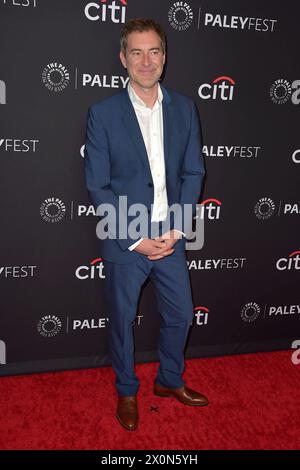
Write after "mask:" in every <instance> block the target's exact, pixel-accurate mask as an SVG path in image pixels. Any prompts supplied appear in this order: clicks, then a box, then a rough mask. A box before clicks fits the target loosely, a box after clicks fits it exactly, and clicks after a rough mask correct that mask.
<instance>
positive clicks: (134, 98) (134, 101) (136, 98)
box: [127, 81, 163, 108]
mask: <svg viewBox="0 0 300 470" xmlns="http://www.w3.org/2000/svg"><path fill="white" fill-rule="evenodd" d="M127 90H128V95H129V98H130V100H131V102H132V104H133V105H139V106H142V107H143V108H147V106H146V103H145V102H144V101H143V100H142V99H141V98H140V97H139V96H138V95H137V94H136V92H135V91H134V89H133V88H132V86H131V85H130V81H129V82H128V85H127ZM162 100H163V93H162V91H161V87H160V84H159V83H158V94H157V101H156V102H155V104H154V106H155V105H156V103H157V102H158V104H159V105H160V104H161V103H162ZM154 106H153V108H154Z"/></svg>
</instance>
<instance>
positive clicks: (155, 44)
mask: <svg viewBox="0 0 300 470" xmlns="http://www.w3.org/2000/svg"><path fill="white" fill-rule="evenodd" d="M165 58H166V57H165V54H163V51H162V46H161V42H160V37H159V36H158V34H157V33H156V32H155V31H152V30H150V31H143V32H138V31H134V32H133V33H130V34H129V35H128V38H127V49H126V52H125V53H123V52H122V51H121V52H120V59H121V62H122V64H123V65H124V67H126V68H127V71H128V75H129V77H130V79H131V80H132V81H133V82H135V83H136V84H137V85H139V86H140V87H142V88H146V89H149V88H152V87H153V86H154V85H155V84H156V83H157V82H158V80H159V78H160V76H161V74H162V71H163V67H164V63H165Z"/></svg>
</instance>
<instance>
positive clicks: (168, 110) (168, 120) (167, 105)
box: [161, 86, 174, 166]
mask: <svg viewBox="0 0 300 470" xmlns="http://www.w3.org/2000/svg"><path fill="white" fill-rule="evenodd" d="M161 91H162V94H163V97H164V99H163V102H162V107H163V122H164V155H165V165H166V166H167V160H168V158H169V155H170V146H171V136H172V125H173V115H174V108H173V105H172V101H171V98H170V95H169V93H168V92H167V90H166V89H165V88H164V87H163V86H161Z"/></svg>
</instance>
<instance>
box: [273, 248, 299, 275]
mask: <svg viewBox="0 0 300 470" xmlns="http://www.w3.org/2000/svg"><path fill="white" fill-rule="evenodd" d="M276 268H277V269H278V271H291V270H293V269H296V270H298V269H300V250H297V251H293V253H291V254H289V255H288V257H287V258H280V259H279V260H278V261H277V262H276Z"/></svg>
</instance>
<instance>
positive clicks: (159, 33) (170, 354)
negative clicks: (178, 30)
mask: <svg viewBox="0 0 300 470" xmlns="http://www.w3.org/2000/svg"><path fill="white" fill-rule="evenodd" d="M165 58H166V44H165V35H164V32H163V30H162V28H161V26H160V25H159V24H158V23H156V22H155V21H154V20H152V19H147V18H144V19H141V18H139V19H133V20H130V21H128V22H127V23H126V25H125V26H124V28H123V30H122V35H121V52H120V59H121V62H122V64H123V66H124V67H125V68H126V69H127V71H128V75H129V83H128V87H127V89H125V90H123V91H121V92H120V93H118V94H116V95H114V96H112V97H110V98H107V99H105V100H103V101H101V102H98V103H96V104H94V105H92V106H91V107H90V108H89V112H88V122H87V132H86V145H85V174H86V183H87V188H88V191H89V194H90V197H91V199H92V201H93V204H94V205H95V207H97V208H98V210H97V213H98V215H102V216H103V215H104V213H103V212H101V207H106V208H107V206H108V205H110V207H112V208H113V209H114V211H115V215H116V218H115V227H114V228H113V230H112V229H111V228H110V229H109V237H107V238H104V237H103V236H101V235H100V236H99V233H98V236H99V238H100V239H101V241H100V244H101V256H102V258H103V259H104V266H105V273H106V278H105V291H106V296H107V299H108V302H109V306H110V321H109V330H110V333H109V334H110V352H111V361H112V367H113V369H114V371H115V374H116V388H117V392H118V403H117V412H116V417H117V419H118V420H119V422H120V424H121V425H122V426H123V427H124V428H125V429H128V430H134V429H136V428H137V425H138V422H139V415H138V407H137V391H138V387H139V380H138V378H137V376H136V375H135V372H134V338H133V327H132V324H133V321H134V319H135V316H136V310H137V304H138V298H139V295H140V291H141V287H142V285H143V284H144V282H145V281H146V279H147V278H148V277H149V279H150V281H152V283H153V286H154V290H155V293H156V297H157V303H158V308H159V312H160V315H161V318H162V322H161V328H160V336H159V346H158V353H159V360H160V366H159V369H158V372H157V376H156V379H155V381H154V394H155V395H157V396H160V397H173V398H176V399H177V400H178V401H180V402H181V403H183V404H186V405H197V406H204V405H207V404H208V400H207V398H206V397H205V396H204V395H202V394H201V393H199V392H197V391H195V390H192V389H190V388H188V387H187V386H186V385H185V383H184V381H183V379H182V374H183V371H184V347H185V343H186V339H187V334H188V331H189V328H190V325H191V322H192V320H193V301H192V294H191V286H190V280H189V274H188V269H187V263H186V255H185V240H184V237H185V234H186V230H185V226H183V224H182V222H183V220H184V213H183V211H182V210H181V209H184V207H187V206H189V207H191V208H192V214H191V215H190V219H191V220H192V217H193V216H194V215H195V212H196V204H197V202H198V199H199V196H200V192H201V188H202V182H203V177H204V166H203V157H202V151H201V138H200V123H199V118H198V114H197V109H196V106H195V104H194V103H193V101H192V100H191V99H189V98H187V97H185V96H183V95H181V94H179V93H177V92H174V91H171V90H167V89H166V88H164V87H163V86H161V85H160V84H159V79H160V77H161V74H162V71H163V67H164V63H165ZM122 197H123V199H124V197H125V199H126V204H127V206H126V207H125V206H124V204H123V203H121V202H120V201H121V198H122ZM104 204H105V206H103V205H104ZM134 204H142V205H143V207H144V208H145V209H146V214H147V219H148V220H147V223H146V225H143V224H142V225H143V227H144V228H145V227H146V230H145V229H144V230H141V231H140V234H139V236H138V238H137V237H136V236H133V232H132V230H131V231H130V224H131V223H132V222H134V215H132V213H130V211H127V207H135V206H134ZM172 205H175V207H176V210H175V212H174V213H172V214H171V217H170V213H169V209H170V207H171V206H172ZM184 205H186V206H184ZM167 220H168V221H169V222H170V225H168V229H166V228H165V227H166V226H165V225H164V221H167ZM191 220H190V222H191ZM124 229H125V230H126V236H124V234H123V235H122V236H121V235H120V232H122V231H123V232H124ZM153 232H154V233H155V234H156V235H153Z"/></svg>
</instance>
